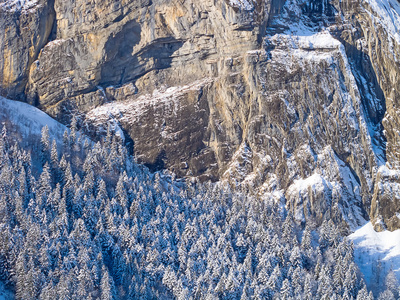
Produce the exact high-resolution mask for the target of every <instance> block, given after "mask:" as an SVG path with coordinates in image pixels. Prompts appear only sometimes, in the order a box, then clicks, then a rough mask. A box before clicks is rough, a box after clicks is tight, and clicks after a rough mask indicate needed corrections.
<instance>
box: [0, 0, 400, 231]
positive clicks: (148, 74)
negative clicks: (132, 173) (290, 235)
mask: <svg viewBox="0 0 400 300" xmlns="http://www.w3.org/2000/svg"><path fill="white" fill-rule="evenodd" d="M20 3H22V5H19V6H18V5H17V4H16V3H14V1H11V2H9V1H8V2H5V1H3V2H1V4H0V9H1V13H2V15H1V17H0V33H1V35H2V37H3V38H2V39H1V41H0V55H1V57H2V58H3V59H2V60H0V91H1V93H2V95H5V96H8V97H10V98H15V99H20V100H24V101H27V102H29V103H32V104H35V105H36V106H38V107H39V108H41V109H42V110H44V111H45V112H47V113H48V114H50V115H51V116H53V117H55V118H56V119H58V120H61V121H62V122H64V123H66V124H67V123H68V122H69V120H70V119H71V115H72V114H78V115H79V116H80V121H81V126H83V128H86V129H87V130H88V132H89V133H90V134H92V135H93V136H95V135H96V134H101V133H102V132H105V131H106V130H107V127H108V124H111V127H112V128H114V129H115V130H119V131H121V132H123V134H124V135H125V141H126V142H127V144H129V145H130V147H131V149H132V151H133V152H134V153H135V155H136V157H137V159H138V161H139V162H141V163H145V164H147V165H148V166H149V167H150V169H152V170H160V169H163V168H168V169H170V170H172V171H174V172H175V173H176V174H177V175H179V176H197V177H199V178H200V179H202V180H208V179H211V180H219V179H223V180H229V181H230V182H231V183H233V184H239V183H241V184H243V187H244V188H246V187H247V188H248V190H249V191H252V192H255V193H258V194H259V195H260V196H261V197H266V198H270V199H271V201H282V203H285V204H286V206H287V208H288V209H290V210H291V211H292V212H293V213H294V215H295V217H296V218H297V220H298V221H299V222H303V221H304V220H306V219H308V218H313V219H315V221H316V222H317V223H320V222H322V221H323V220H324V219H333V220H335V221H336V222H343V224H347V225H349V226H350V227H355V226H357V225H360V224H361V223H362V222H363V220H364V219H367V218H369V217H370V218H371V219H372V220H373V221H374V222H375V224H376V226H375V227H376V229H384V228H385V227H387V228H389V229H391V230H392V229H396V228H399V227H400V224H399V220H400V219H399V218H398V216H400V214H399V213H400V197H399V193H398V192H397V191H398V190H399V189H400V187H399V179H398V178H399V177H398V176H397V175H396V174H397V168H399V161H400V156H399V155H400V154H399V151H398V149H399V143H400V137H399V131H398V128H400V127H399V125H400V124H399V122H400V120H399V117H398V116H399V113H398V109H399V101H398V99H399V97H398V93H399V92H398V86H400V82H398V81H399V78H400V77H399V76H398V75H399V72H400V71H399V70H400V68H399V63H398V57H399V49H400V48H399V44H400V38H399V34H398V30H396V28H398V27H397V26H399V25H400V17H399V15H398V13H400V6H399V4H398V3H397V1H395V0H368V1H353V0H352V1H343V0H342V1H339V0H337V1H336V0H333V1H327V0H308V1H306V0H287V1H283V0H257V1H253V0H225V1H223V0H213V1H211V0H210V1H209V0H205V1H194V0H193V1H192V0H187V1H175V0H173V1H163V0H153V1H151V0H140V1H139V0H137V1H107V0H105V1H80V0H78V1H69V0H63V1H61V0H54V1H47V2H46V1H41V0H38V1H25V2H24V1H21V2H20Z"/></svg>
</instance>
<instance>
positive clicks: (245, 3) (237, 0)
mask: <svg viewBox="0 0 400 300" xmlns="http://www.w3.org/2000/svg"><path fill="white" fill-rule="evenodd" d="M229 4H230V5H231V6H233V7H237V8H240V9H241V10H253V9H254V4H253V2H252V1H249V0H229Z"/></svg>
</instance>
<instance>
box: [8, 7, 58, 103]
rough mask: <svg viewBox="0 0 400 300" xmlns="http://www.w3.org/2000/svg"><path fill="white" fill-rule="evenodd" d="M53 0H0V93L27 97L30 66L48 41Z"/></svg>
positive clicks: (52, 20) (52, 18)
mask: <svg viewBox="0 0 400 300" xmlns="http://www.w3.org/2000/svg"><path fill="white" fill-rule="evenodd" d="M53 2H54V1H47V0H38V1H29V2H28V3H26V5H25V6H23V7H21V6H20V5H19V4H20V3H19V2H15V1H0V35H1V36H0V93H1V94H2V95H3V96H7V97H10V98H15V99H25V95H24V93H25V87H26V84H27V82H28V75H29V69H30V67H31V65H32V63H33V62H34V61H35V60H36V59H37V58H38V55H39V52H40V50H41V49H42V48H43V46H44V45H45V44H46V43H47V42H48V40H49V37H50V34H51V31H52V28H53V23H54V19H55V12H54V8H53Z"/></svg>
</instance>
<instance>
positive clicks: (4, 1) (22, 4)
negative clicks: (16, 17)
mask: <svg viewBox="0 0 400 300" xmlns="http://www.w3.org/2000/svg"><path fill="white" fill-rule="evenodd" d="M37 4H38V0H0V8H2V9H5V10H10V11H19V10H28V9H31V8H33V7H35V6H36V5H37Z"/></svg>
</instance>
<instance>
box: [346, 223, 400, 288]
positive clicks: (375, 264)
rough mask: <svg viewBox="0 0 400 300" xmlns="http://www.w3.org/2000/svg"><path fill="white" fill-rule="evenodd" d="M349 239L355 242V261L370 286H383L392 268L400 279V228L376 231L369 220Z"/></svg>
mask: <svg viewBox="0 0 400 300" xmlns="http://www.w3.org/2000/svg"><path fill="white" fill-rule="evenodd" d="M349 239H350V240H352V241H353V243H354V250H355V261H356V263H357V264H358V266H359V268H360V270H361V272H362V273H363V275H364V279H365V282H366V284H367V285H368V286H369V287H370V288H374V285H376V286H377V287H378V286H382V285H383V284H384V280H385V277H386V275H387V273H388V271H389V270H390V269H391V268H392V269H393V271H394V273H395V274H396V277H397V279H398V280H400V229H399V230H396V231H393V232H390V231H383V232H376V231H375V230H374V227H373V225H372V223H371V222H368V223H366V224H365V225H364V226H362V227H360V228H358V229H357V230H356V231H355V232H354V233H353V234H351V235H350V236H349Z"/></svg>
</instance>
